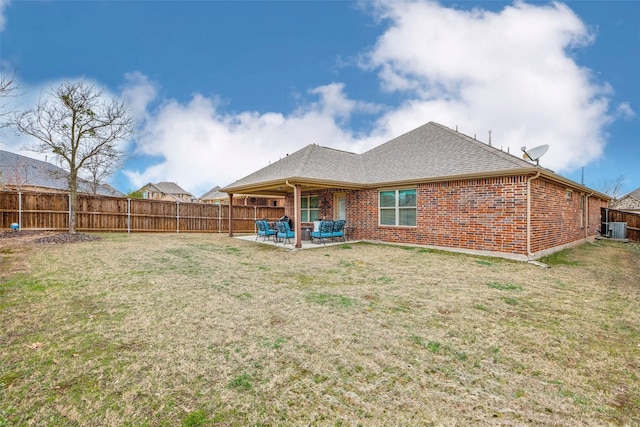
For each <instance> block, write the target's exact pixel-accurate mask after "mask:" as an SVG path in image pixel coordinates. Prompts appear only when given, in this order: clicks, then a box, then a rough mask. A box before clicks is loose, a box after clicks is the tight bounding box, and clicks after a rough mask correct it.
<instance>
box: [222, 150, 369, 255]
mask: <svg viewBox="0 0 640 427" xmlns="http://www.w3.org/2000/svg"><path fill="white" fill-rule="evenodd" d="M357 157H358V156H357V155H356V154H354V153H349V152H345V151H341V150H335V149H331V148H326V147H321V146H318V145H315V144H311V145H308V146H307V147H305V148H304V149H302V150H300V151H298V152H296V153H293V154H291V155H287V156H286V157H284V158H282V159H280V160H279V161H278V162H276V163H273V164H271V165H269V166H267V167H265V168H263V169H260V170H259V171H256V172H254V173H253V174H251V175H249V176H247V177H245V178H242V179H241V180H239V181H236V182H234V183H233V184H231V185H229V186H228V187H226V188H223V189H221V191H223V192H225V193H227V194H228V195H229V203H230V204H233V198H234V194H244V193H251V194H258V195H264V196H279V197H284V198H285V214H286V215H287V216H289V217H290V218H291V220H292V223H291V229H292V230H294V232H295V237H294V238H293V239H292V241H293V246H294V247H295V248H297V249H306V248H313V247H322V246H323V244H322V243H320V244H315V243H311V242H310V241H306V240H303V238H302V233H301V232H298V230H302V228H303V226H304V227H309V226H310V225H313V222H314V220H316V219H317V220H325V219H326V220H339V219H343V220H347V229H348V230H350V232H351V234H350V236H352V235H353V230H354V229H355V227H354V224H352V223H350V221H349V218H348V215H347V209H348V208H347V206H348V202H347V195H348V193H351V192H353V191H357V190H361V189H362V188H364V187H366V186H365V185H363V184H362V183H360V182H358V176H359V174H358V173H357V172H360V168H359V167H354V164H359V163H358V162H357ZM354 161H355V163H354ZM310 195H313V196H310ZM310 197H313V198H315V200H316V202H317V203H318V205H317V206H315V208H310V206H308V204H310V203H311V202H310V200H311V199H310ZM303 198H304V199H305V200H303ZM305 203H307V206H304V205H305ZM305 208H307V209H305ZM303 210H304V212H303ZM312 212H313V213H312ZM270 220H271V221H273V218H271V219H270ZM345 234H347V231H346V230H345ZM229 236H230V237H234V235H233V218H232V217H231V215H230V216H229ZM241 238H245V236H243V237H241ZM251 238H253V239H255V235H253V237H249V239H251ZM258 240H260V239H258ZM340 243H344V242H326V245H329V244H340ZM271 244H274V243H271ZM280 245H282V243H280ZM287 246H291V245H290V244H288V245H287Z"/></svg>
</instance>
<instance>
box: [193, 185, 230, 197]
mask: <svg viewBox="0 0 640 427" xmlns="http://www.w3.org/2000/svg"><path fill="white" fill-rule="evenodd" d="M225 197H229V195H228V194H227V193H223V192H222V191H220V186H219V185H216V186H215V187H213V188H212V189H211V190H209V191H207V192H206V193H204V194H203V195H202V196H200V200H210V199H220V198H225Z"/></svg>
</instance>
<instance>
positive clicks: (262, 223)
mask: <svg viewBox="0 0 640 427" xmlns="http://www.w3.org/2000/svg"><path fill="white" fill-rule="evenodd" d="M256 227H258V233H256V240H258V237H260V236H262V241H263V242H264V241H266V240H267V239H270V238H271V237H272V236H273V237H274V238H275V235H276V230H272V229H271V228H269V224H268V223H267V221H266V220H264V219H258V220H256Z"/></svg>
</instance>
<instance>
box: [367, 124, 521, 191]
mask: <svg viewBox="0 0 640 427" xmlns="http://www.w3.org/2000/svg"><path fill="white" fill-rule="evenodd" d="M362 159H363V161H364V164H365V169H366V171H367V175H366V182H367V183H369V184H374V183H383V182H394V181H404V180H413V179H423V178H424V179H433V178H441V177H448V176H456V175H465V174H482V173H491V172H496V171H507V170H514V169H522V168H531V167H532V164H531V163H528V162H526V161H525V160H522V159H520V158H518V157H516V156H513V155H511V154H508V153H505V152H503V151H501V150H498V149H496V148H493V147H491V146H489V145H487V144H484V143H482V142H480V141H477V140H475V139H473V138H470V137H468V136H466V135H463V134H461V133H458V132H456V131H453V130H451V129H449V128H447V127H445V126H442V125H440V124H437V123H433V122H431V123H427V124H426V125H423V126H421V127H419V128H417V129H414V130H412V131H410V132H408V133H406V134H404V135H402V136H399V137H397V138H395V139H392V140H391V141H389V142H387V143H385V144H382V145H380V146H378V147H375V148H373V149H371V150H369V151H367V152H366V153H364V154H362Z"/></svg>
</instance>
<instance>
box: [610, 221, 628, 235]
mask: <svg viewBox="0 0 640 427" xmlns="http://www.w3.org/2000/svg"><path fill="white" fill-rule="evenodd" d="M609 231H611V238H612V239H626V238H627V223H626V222H610V223H609Z"/></svg>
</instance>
